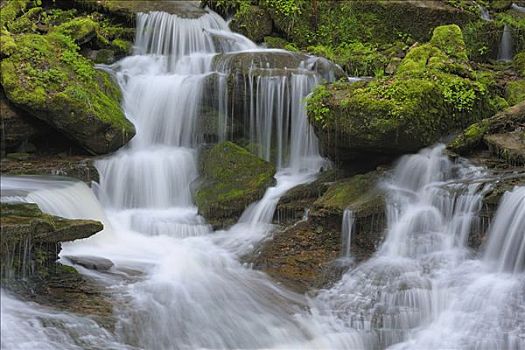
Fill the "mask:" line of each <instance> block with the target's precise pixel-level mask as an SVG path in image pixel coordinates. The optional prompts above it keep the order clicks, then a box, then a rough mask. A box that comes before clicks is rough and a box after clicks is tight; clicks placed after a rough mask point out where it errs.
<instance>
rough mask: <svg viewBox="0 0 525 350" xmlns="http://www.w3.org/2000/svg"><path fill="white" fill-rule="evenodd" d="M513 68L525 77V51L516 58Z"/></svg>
mask: <svg viewBox="0 0 525 350" xmlns="http://www.w3.org/2000/svg"><path fill="white" fill-rule="evenodd" d="M512 66H513V67H514V70H515V71H516V72H518V74H519V75H521V76H522V77H525V51H522V52H520V53H518V54H516V55H515V56H514V59H513V61H512Z"/></svg>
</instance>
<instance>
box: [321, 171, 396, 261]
mask: <svg viewBox="0 0 525 350" xmlns="http://www.w3.org/2000/svg"><path fill="white" fill-rule="evenodd" d="M384 174H385V172H384V171H382V170H380V171H372V172H369V173H366V174H361V175H355V176H352V177H350V178H347V179H342V180H338V181H336V182H335V183H333V184H332V185H330V187H329V188H328V189H327V191H326V192H325V193H324V194H323V196H322V197H320V198H319V199H318V200H316V201H315V202H314V203H313V209H312V211H311V217H312V219H313V220H314V221H316V222H320V223H322V224H323V225H324V226H326V225H327V224H328V225H330V224H331V225H333V226H334V227H335V230H336V231H337V232H341V223H342V220H343V212H344V210H345V209H349V210H351V211H352V213H353V216H354V230H353V232H352V241H351V253H352V256H354V257H355V258H356V259H357V260H362V259H366V258H368V257H369V256H371V255H372V254H373V253H374V252H375V251H376V250H377V247H378V246H379V245H380V243H381V242H382V240H383V239H384V236H383V234H384V229H385V228H386V213H385V212H386V209H385V205H386V204H385V194H384V192H383V190H381V188H380V187H379V185H378V182H379V179H380V178H381V177H382V176H384Z"/></svg>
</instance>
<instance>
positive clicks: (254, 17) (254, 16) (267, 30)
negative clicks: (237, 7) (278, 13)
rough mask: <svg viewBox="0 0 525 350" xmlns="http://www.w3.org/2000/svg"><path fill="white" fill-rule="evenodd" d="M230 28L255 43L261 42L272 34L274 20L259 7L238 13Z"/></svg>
mask: <svg viewBox="0 0 525 350" xmlns="http://www.w3.org/2000/svg"><path fill="white" fill-rule="evenodd" d="M230 27H231V28H232V30H234V31H236V32H239V33H241V34H243V35H245V36H246V37H248V38H250V39H251V40H253V41H255V42H261V41H262V40H263V39H264V37H265V36H268V35H270V34H271V33H272V19H271V18H270V15H269V14H268V12H267V11H266V10H264V9H261V8H260V7H258V6H254V5H252V6H250V7H249V8H247V9H245V10H241V11H237V13H236V14H235V16H234V17H233V19H232V21H231V24H230Z"/></svg>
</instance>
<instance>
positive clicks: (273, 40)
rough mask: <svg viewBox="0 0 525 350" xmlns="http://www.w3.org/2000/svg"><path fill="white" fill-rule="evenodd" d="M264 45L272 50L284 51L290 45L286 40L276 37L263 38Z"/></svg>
mask: <svg viewBox="0 0 525 350" xmlns="http://www.w3.org/2000/svg"><path fill="white" fill-rule="evenodd" d="M264 43H265V44H266V46H268V47H269V48H272V49H284V48H285V47H286V46H287V45H289V44H290V43H289V42H288V41H287V40H286V39H283V38H280V37H278V36H265V37H264Z"/></svg>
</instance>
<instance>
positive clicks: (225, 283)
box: [2, 13, 525, 350]
mask: <svg viewBox="0 0 525 350" xmlns="http://www.w3.org/2000/svg"><path fill="white" fill-rule="evenodd" d="M238 51H242V52H244V53H246V52H249V53H254V52H263V53H265V54H268V55H270V56H271V55H283V54H284V55H289V54H288V53H286V52H284V51H278V50H261V49H257V48H256V47H255V45H254V44H253V43H251V42H250V41H249V40H248V39H246V38H244V37H242V36H240V35H238V34H235V33H232V32H230V31H229V30H228V28H227V26H226V23H225V22H224V21H223V20H222V19H221V18H220V17H219V16H217V15H216V14H213V13H209V14H208V15H205V16H203V17H201V18H199V19H192V20H189V19H181V18H178V17H176V16H173V15H167V14H164V13H150V14H141V15H139V17H138V21H137V39H136V54H135V55H134V56H131V57H128V58H125V59H124V60H122V61H120V62H118V63H116V64H115V65H113V66H112V67H109V69H111V70H112V71H113V72H114V73H115V76H116V78H117V79H118V81H119V83H120V85H121V87H122V90H123V96H124V102H123V105H124V109H125V111H126V114H127V116H128V117H129V118H130V119H131V120H132V121H133V122H134V124H135V126H136V129H137V136H136V137H135V138H134V139H133V140H132V141H131V143H130V144H129V145H128V147H127V148H125V149H122V150H121V151H119V152H117V153H116V154H114V155H112V156H111V157H109V158H106V159H104V160H101V161H99V162H98V163H97V168H98V169H99V173H100V176H101V181H100V185H98V186H95V192H96V193H97V197H98V200H97V198H96V197H95V196H94V195H93V193H92V192H91V191H90V190H89V188H88V187H87V186H86V185H84V184H83V183H81V182H72V181H64V180H57V179H56V178H52V179H49V178H44V179H42V178H30V179H29V180H28V179H25V180H24V179H19V178H2V190H3V191H4V189H5V184H10V188H9V191H8V192H6V193H4V192H3V193H2V200H23V201H30V202H36V203H37V204H38V205H39V206H40V207H41V209H42V210H44V211H47V212H49V213H52V214H55V215H61V216H65V217H71V218H84V217H85V218H93V219H97V220H100V221H102V222H103V223H104V225H105V229H104V231H102V232H101V233H99V234H97V235H95V236H94V237H91V238H89V239H86V240H83V241H80V242H71V243H67V244H64V245H63V255H68V256H74V255H95V256H101V257H105V258H109V259H111V260H112V261H113V263H114V267H112V270H111V272H110V273H99V272H91V273H90V276H91V277H94V278H97V279H99V280H100V281H101V285H102V286H108V288H110V289H111V292H112V293H111V294H112V296H113V297H114V298H116V299H117V300H119V301H120V302H118V303H115V309H114V315H115V319H116V321H117V322H116V327H115V331H114V332H108V331H107V330H105V329H103V328H102V327H99V325H97V324H96V323H95V322H94V321H92V320H91V319H87V318H84V317H79V316H76V315H71V314H67V313H61V312H57V311H54V310H50V309H46V308H42V307H39V306H33V305H32V304H28V303H25V302H22V301H19V300H16V299H14V298H12V297H11V296H9V295H7V294H3V295H2V348H6V349H17V348H22V349H24V348H25V349H28V348H36V347H38V348H43V349H45V348H60V346H62V348H64V349H76V348H115V349H119V348H122V349H137V348H138V349H194V348H208V349H210V348H213V349H218V348H251V349H253V348H272V349H306V348H312V349H367V350H369V349H383V348H387V347H392V348H399V349H438V348H439V349H441V348H453V349H458V348H462V349H463V348H465V349H470V348H472V349H502V350H503V349H521V348H523V347H525V324H524V320H525V311H524V309H523V305H524V304H525V292H524V291H525V282H524V280H525V277H524V275H525V272H524V271H523V264H521V263H520V261H523V250H522V249H521V247H523V235H522V234H521V235H520V232H521V233H522V232H523V216H524V215H523V210H524V208H523V206H524V202H525V200H524V198H523V197H524V195H525V193H524V192H523V188H518V189H515V190H514V191H513V192H512V193H509V194H507V195H506V196H505V197H504V199H503V203H502V205H501V209H500V211H498V213H497V215H496V218H495V219H494V222H493V223H492V225H491V229H490V233H489V242H488V244H487V247H486V253H485V256H484V257H483V259H479V258H477V257H476V256H474V255H472V254H471V252H470V250H469V249H468V248H467V247H466V241H467V237H468V234H469V232H470V231H471V229H472V228H473V227H474V225H477V224H478V223H477V220H478V217H477V213H478V211H479V210H480V208H481V199H482V196H483V194H484V192H485V191H487V190H488V189H489V186H487V185H485V183H486V182H485V181H483V179H484V177H485V176H486V174H485V172H484V170H483V169H481V168H479V167H474V166H471V165H469V164H467V163H463V162H459V163H457V164H454V163H452V162H451V161H450V160H448V158H447V157H446V156H445V155H444V154H443V146H437V147H434V148H431V149H426V150H423V151H421V152H420V153H419V154H416V155H411V156H407V157H405V158H403V159H402V160H401V162H400V163H399V164H398V166H397V167H396V169H395V171H394V172H393V173H392V177H391V178H390V179H387V180H385V182H384V184H383V186H384V188H385V191H386V192H387V194H388V196H387V197H388V199H387V201H388V211H387V215H388V223H387V224H388V228H387V236H386V240H385V242H384V244H383V245H382V246H381V247H380V249H379V251H378V252H377V253H376V255H375V256H373V257H372V258H371V259H369V260H368V261H365V262H363V263H361V264H360V265H358V266H357V267H355V268H352V269H351V270H349V271H348V272H347V273H346V274H345V275H344V276H343V278H342V280H341V281H340V282H338V283H336V285H335V286H333V287H332V288H330V289H327V290H323V291H321V292H320V293H319V294H318V296H316V297H314V298H311V299H310V298H308V297H305V296H302V295H298V294H295V293H293V292H290V291H288V290H286V289H285V288H283V287H281V286H278V285H276V284H275V283H274V282H272V281H271V280H270V279H269V278H268V277H267V276H266V275H265V274H264V273H262V272H257V271H253V270H251V269H249V268H246V267H245V266H243V265H242V264H241V263H240V262H239V261H238V259H237V256H238V255H240V254H243V253H245V252H246V251H248V250H249V249H250V248H251V247H252V246H253V244H254V243H255V242H256V241H259V240H260V239H262V238H264V237H265V235H266V234H267V233H268V231H269V229H270V228H271V226H270V224H271V220H272V216H273V214H274V209H275V206H276V204H277V202H278V200H279V197H280V196H281V195H282V194H283V193H284V192H286V191H287V190H288V189H290V188H292V187H294V186H296V185H297V184H299V183H304V182H308V181H311V180H312V179H314V177H315V173H316V172H317V171H318V170H319V169H320V168H321V167H323V166H326V163H325V162H324V160H323V159H322V158H321V157H320V156H319V152H318V148H317V140H316V138H315V135H314V134H313V133H312V130H311V127H310V126H309V124H308V123H307V119H306V115H305V110H304V97H305V96H306V95H307V94H308V93H309V92H310V91H311V89H312V88H313V87H314V86H315V84H317V83H318V82H319V81H320V78H321V75H322V74H321V73H320V72H321V70H320V69H319V67H318V66H320V62H312V61H309V59H307V60H303V61H302V62H299V63H298V64H297V65H295V66H293V67H285V68H282V69H281V68H280V69H273V68H272V61H271V59H269V60H267V61H264V62H265V63H263V64H262V65H261V64H260V63H256V62H255V63H254V64H253V65H251V66H250V67H249V70H248V72H247V73H246V74H244V73H243V74H244V76H245V78H243V80H242V84H244V85H243V87H242V89H240V90H238V91H244V95H245V96H248V97H249V98H248V99H246V100H245V101H244V103H243V109H242V115H243V117H244V119H243V121H242V122H241V123H242V125H241V129H242V130H241V131H240V133H241V134H242V136H243V137H244V138H245V139H247V140H248V141H249V143H253V144H254V145H256V147H255V148H254V151H256V152H258V154H259V155H261V156H262V157H265V158H266V159H268V160H271V161H273V162H274V163H275V164H276V165H277V167H278V169H279V172H278V174H277V175H276V178H277V185H276V186H275V187H272V188H270V189H268V191H267V192H266V194H265V195H264V197H263V198H262V199H261V201H259V202H257V203H254V204H252V205H251V206H249V207H248V208H247V209H246V211H245V212H244V214H243V215H242V217H241V219H240V221H239V223H238V224H237V225H234V226H233V227H232V228H231V229H230V230H228V231H225V232H217V233H213V234H211V233H212V232H211V229H210V227H209V226H208V225H207V224H206V223H205V221H204V219H203V218H201V217H200V216H199V215H198V214H197V209H196V208H195V207H194V206H193V203H192V199H191V192H190V187H191V183H192V182H193V180H194V179H195V178H196V177H197V176H198V171H197V166H196V164H197V161H196V157H197V152H198V151H197V149H198V146H199V145H200V144H201V143H202V142H203V141H204V137H203V132H202V130H200V120H199V118H200V117H201V116H202V113H203V110H202V109H203V108H202V106H203V104H204V103H205V101H206V100H207V99H208V98H209V95H212V96H213V97H214V98H215V97H218V98H217V99H216V100H215V102H213V101H212V102H213V103H216V105H215V107H217V108H218V109H219V110H220V113H219V123H218V125H217V134H218V138H219V139H227V138H230V137H233V134H234V132H233V131H232V130H233V124H234V123H238V122H239V120H238V119H237V120H234V118H235V117H236V116H235V115H234V114H235V113H237V112H238V111H234V110H233V108H232V104H231V103H230V102H231V99H232V98H233V97H235V96H234V94H232V91H229V90H228V85H227V84H225V83H226V82H227V81H228V79H230V78H229V75H230V73H231V72H232V70H233V69H234V68H235V67H232V66H228V65H227V64H225V65H222V66H221V65H219V64H218V63H217V61H216V57H217V54H219V55H220V54H223V55H224V54H228V55H234V54H236V53H238ZM219 62H221V61H219ZM222 62H224V61H222ZM217 77H218V78H217ZM324 77H325V78H326V79H332V78H333V77H330V74H327V75H324ZM210 85H213V86H215V87H216V89H215V90H214V91H212V93H210V90H209V89H210ZM208 102H209V101H208ZM208 102H206V103H208ZM99 201H100V202H99ZM100 203H102V205H101V204H100ZM511 212H512V213H515V215H512V214H510V213H511ZM507 233H510V234H507ZM500 235H502V237H500ZM503 237H504V238H503ZM348 240H349V239H348ZM113 273H114V274H115V275H113ZM116 275H118V276H119V278H118V279H117V278H116V277H114V276H116ZM122 276H124V277H125V278H124V281H123V279H122ZM6 334H8V335H6ZM36 335H38V337H39V340H38V342H37V341H36V340H35V336H36Z"/></svg>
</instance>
